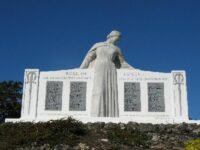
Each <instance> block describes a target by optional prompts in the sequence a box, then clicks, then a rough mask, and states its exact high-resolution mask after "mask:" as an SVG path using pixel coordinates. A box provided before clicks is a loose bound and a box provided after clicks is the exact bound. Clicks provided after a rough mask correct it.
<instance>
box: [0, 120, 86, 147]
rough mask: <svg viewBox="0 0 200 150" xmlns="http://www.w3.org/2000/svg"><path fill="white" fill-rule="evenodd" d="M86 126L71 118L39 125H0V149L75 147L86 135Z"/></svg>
mask: <svg viewBox="0 0 200 150" xmlns="http://www.w3.org/2000/svg"><path fill="white" fill-rule="evenodd" d="M86 131H87V128H86V126H85V125H84V124H83V123H81V122H79V121H77V120H74V119H72V118H68V119H67V120H56V121H49V122H43V123H42V122H39V123H4V124H1V125H0V149H14V148H17V147H27V146H31V145H33V144H34V145H37V146H40V145H43V144H50V146H54V145H56V144H67V145H76V144H77V143H78V142H79V139H80V136H83V135H85V134H86Z"/></svg>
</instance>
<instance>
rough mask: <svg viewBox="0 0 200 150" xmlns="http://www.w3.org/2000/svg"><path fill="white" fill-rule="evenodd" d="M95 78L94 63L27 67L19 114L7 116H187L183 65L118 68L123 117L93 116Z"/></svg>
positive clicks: (155, 119)
mask: <svg viewBox="0 0 200 150" xmlns="http://www.w3.org/2000/svg"><path fill="white" fill-rule="evenodd" d="M93 79H94V70H93V69H72V70H61V71H47V72H44V71H39V70H38V69H26V70H25V75H24V89H23V100H22V111H21V118H20V119H18V120H16V119H6V121H7V122H8V121H36V122H37V121H48V120H52V119H61V118H67V117H68V116H72V117H74V118H76V119H78V120H81V121H83V122H96V121H102V122H124V123H126V122H129V121H133V122H140V123H180V122H189V119H188V101H187V91H186V75H185V71H172V72H171V73H160V72H150V71H141V70H137V69H134V70H129V69H118V70H117V85H118V103H119V117H91V107H92V106H91V102H92V88H93V86H95V85H93Z"/></svg>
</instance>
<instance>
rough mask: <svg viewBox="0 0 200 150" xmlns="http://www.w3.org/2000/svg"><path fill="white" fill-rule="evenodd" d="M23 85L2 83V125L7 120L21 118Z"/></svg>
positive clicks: (0, 93) (0, 96) (0, 90)
mask: <svg viewBox="0 0 200 150" xmlns="http://www.w3.org/2000/svg"><path fill="white" fill-rule="evenodd" d="M21 99H22V83H21V82H16V81H3V82H0V123H1V122H4V120H5V118H19V117H20V112H21Z"/></svg>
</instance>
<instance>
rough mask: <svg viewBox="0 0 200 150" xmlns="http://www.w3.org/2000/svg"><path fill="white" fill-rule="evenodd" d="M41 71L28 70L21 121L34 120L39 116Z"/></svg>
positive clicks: (26, 71) (25, 75)
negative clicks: (38, 103)
mask: <svg viewBox="0 0 200 150" xmlns="http://www.w3.org/2000/svg"><path fill="white" fill-rule="evenodd" d="M38 87H39V69H26V70H25V72H24V86H23V97H22V109H21V119H27V120H32V119H34V118H36V116H37V102H38Z"/></svg>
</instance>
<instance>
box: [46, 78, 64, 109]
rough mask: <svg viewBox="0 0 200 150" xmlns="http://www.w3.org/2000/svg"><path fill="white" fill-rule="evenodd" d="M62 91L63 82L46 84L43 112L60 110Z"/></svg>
mask: <svg viewBox="0 0 200 150" xmlns="http://www.w3.org/2000/svg"><path fill="white" fill-rule="evenodd" d="M62 89H63V82H60V81H48V82H47V84H46V103H45V110H61V109H62Z"/></svg>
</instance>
